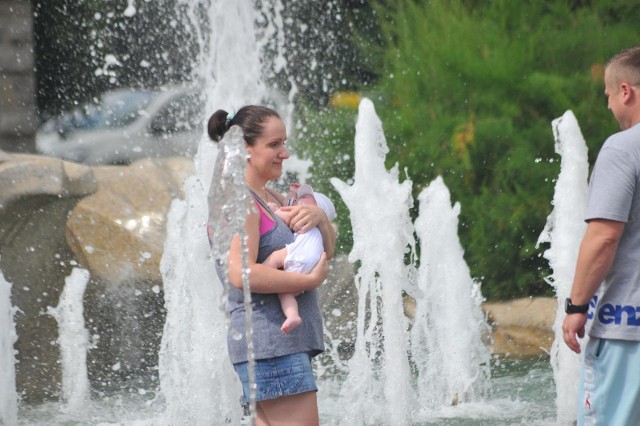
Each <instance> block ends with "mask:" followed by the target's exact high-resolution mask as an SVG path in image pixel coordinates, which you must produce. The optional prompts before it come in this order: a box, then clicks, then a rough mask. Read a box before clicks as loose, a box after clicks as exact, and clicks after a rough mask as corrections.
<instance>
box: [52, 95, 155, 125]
mask: <svg viewBox="0 0 640 426" xmlns="http://www.w3.org/2000/svg"><path fill="white" fill-rule="evenodd" d="M156 96H158V93H157V92H150V91H143V90H135V91H133V90H119V91H115V92H108V93H106V94H105V95H104V96H103V97H102V99H101V100H100V102H99V103H98V104H95V103H88V104H84V105H82V106H81V107H80V108H78V109H76V110H74V111H71V112H68V113H66V114H63V115H62V116H60V117H56V118H54V119H52V120H49V121H48V122H46V123H45V124H44V125H43V128H42V130H43V131H45V132H51V131H64V130H73V129H100V128H109V127H123V126H126V125H127V124H130V123H131V122H133V121H134V120H135V119H136V118H137V117H139V116H140V115H141V114H143V113H144V109H145V108H146V107H147V105H149V103H150V102H151V100H152V99H153V98H154V97H156Z"/></svg>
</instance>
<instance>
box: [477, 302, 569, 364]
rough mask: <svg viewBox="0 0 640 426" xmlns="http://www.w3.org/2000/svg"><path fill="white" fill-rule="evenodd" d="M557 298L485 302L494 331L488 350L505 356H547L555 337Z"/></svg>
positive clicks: (485, 308)
mask: <svg viewBox="0 0 640 426" xmlns="http://www.w3.org/2000/svg"><path fill="white" fill-rule="evenodd" d="M556 308H557V301H556V298H554V297H527V298H522V299H514V300H510V301H505V302H493V303H485V304H484V305H483V309H484V311H485V313H486V315H487V322H488V323H489V325H490V326H491V328H492V333H491V339H490V341H489V343H488V345H489V349H490V350H491V352H492V353H494V354H499V355H505V356H532V355H541V354H548V353H549V350H550V349H551V344H552V343H553V340H554V338H555V333H554V331H553V324H554V322H555V319H556Z"/></svg>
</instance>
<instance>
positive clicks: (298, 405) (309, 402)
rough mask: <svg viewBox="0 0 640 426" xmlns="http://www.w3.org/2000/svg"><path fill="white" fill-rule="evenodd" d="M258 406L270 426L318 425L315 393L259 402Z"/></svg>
mask: <svg viewBox="0 0 640 426" xmlns="http://www.w3.org/2000/svg"><path fill="white" fill-rule="evenodd" d="M258 405H259V407H260V409H261V410H262V413H263V414H264V416H265V417H266V420H267V421H268V422H269V423H268V424H269V425H271V426H279V425H304V426H315V425H318V424H319V418H318V400H317V397H316V392H305V393H300V394H297V395H290V396H283V397H281V398H277V399H270V400H266V401H260V402H258Z"/></svg>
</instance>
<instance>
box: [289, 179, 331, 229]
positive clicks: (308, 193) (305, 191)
mask: <svg viewBox="0 0 640 426" xmlns="http://www.w3.org/2000/svg"><path fill="white" fill-rule="evenodd" d="M297 200H298V204H310V205H313V206H318V207H320V208H321V209H322V210H324V212H325V214H326V215H327V217H328V218H329V220H330V221H333V220H334V219H335V218H336V208H335V206H334V205H333V203H332V202H331V200H330V199H329V197H327V196H326V195H324V194H322V193H320V192H315V191H314V190H313V188H311V186H309V185H300V187H299V188H298V194H297Z"/></svg>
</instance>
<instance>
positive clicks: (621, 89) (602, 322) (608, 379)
mask: <svg viewBox="0 0 640 426" xmlns="http://www.w3.org/2000/svg"><path fill="white" fill-rule="evenodd" d="M604 82H605V95H606V96H607V99H608V108H609V109H610V110H611V112H612V113H613V116H614V117H615V119H616V121H617V122H618V123H619V124H620V128H621V129H622V131H621V132H619V133H616V134H614V135H612V136H610V137H609V138H608V139H607V140H606V141H605V143H604V145H603V146H602V149H601V150H600V153H599V154H598V159H597V160H596V164H595V166H594V169H593V172H592V174H591V179H590V181H589V202H588V205H587V211H586V215H585V220H586V221H587V223H588V225H587V230H586V232H585V235H584V238H583V240H582V243H581V245H580V251H579V254H578V261H577V266H576V273H575V277H574V280H573V286H572V289H571V297H570V298H569V299H567V301H566V306H565V311H566V313H567V315H566V317H565V319H564V323H563V325H562V331H563V337H564V341H565V343H566V344H567V345H568V346H569V348H571V350H573V351H574V352H576V353H580V352H581V351H580V345H579V343H578V340H577V338H578V337H584V333H585V325H586V323H587V317H588V318H589V319H591V320H592V324H591V328H590V330H589V337H590V339H589V342H588V343H587V346H586V348H585V354H584V362H583V366H582V372H581V377H580V385H579V389H578V425H583V424H586V425H588V424H603V425H604V424H607V425H640V125H639V124H638V123H640V46H636V47H633V48H630V49H625V50H623V51H622V52H620V53H618V54H617V55H615V56H613V57H612V58H611V59H610V60H609V62H608V63H607V65H606V67H605V72H604ZM601 283H602V286H601V285H600V284H601ZM598 290H600V291H599V292H598ZM596 292H598V294H597V295H596ZM590 307H591V308H593V309H592V311H591V312H589V308H590Z"/></svg>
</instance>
